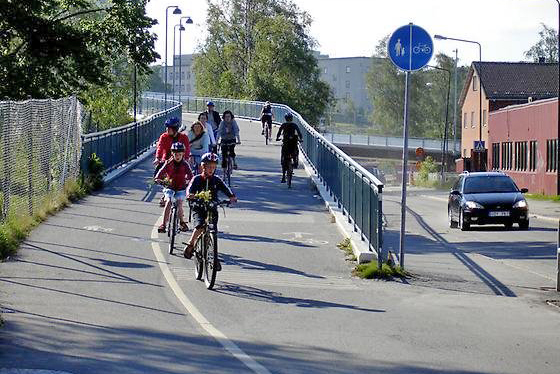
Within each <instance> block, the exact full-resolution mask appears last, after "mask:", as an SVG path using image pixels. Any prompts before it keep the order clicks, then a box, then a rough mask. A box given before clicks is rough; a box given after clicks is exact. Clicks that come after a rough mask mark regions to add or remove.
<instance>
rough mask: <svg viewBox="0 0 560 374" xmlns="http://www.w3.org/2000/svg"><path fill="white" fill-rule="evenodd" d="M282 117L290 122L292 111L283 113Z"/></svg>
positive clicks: (292, 117)
mask: <svg viewBox="0 0 560 374" xmlns="http://www.w3.org/2000/svg"><path fill="white" fill-rule="evenodd" d="M284 119H285V120H286V121H287V122H291V121H293V120H294V115H293V114H292V113H290V112H288V113H286V114H285V115H284Z"/></svg>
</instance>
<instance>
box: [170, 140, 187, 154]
mask: <svg viewBox="0 0 560 374" xmlns="http://www.w3.org/2000/svg"><path fill="white" fill-rule="evenodd" d="M171 152H185V145H184V144H183V143H181V142H175V143H173V144H171Z"/></svg>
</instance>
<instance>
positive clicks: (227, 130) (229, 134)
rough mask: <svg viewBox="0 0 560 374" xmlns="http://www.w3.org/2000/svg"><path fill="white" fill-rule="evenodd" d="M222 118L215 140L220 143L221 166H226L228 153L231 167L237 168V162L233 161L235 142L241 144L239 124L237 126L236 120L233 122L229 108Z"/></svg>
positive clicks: (224, 167)
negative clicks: (231, 162) (231, 161)
mask: <svg viewBox="0 0 560 374" xmlns="http://www.w3.org/2000/svg"><path fill="white" fill-rule="evenodd" d="M222 118H223V120H222V122H220V127H218V135H217V136H216V141H219V143H220V144H221V150H222V168H223V169H224V170H225V169H226V168H227V157H228V155H229V156H231V157H232V158H233V168H234V169H237V162H236V161H235V144H241V138H240V137H239V126H237V122H235V119H234V117H233V113H232V112H231V110H226V111H225V112H224V114H223V116H222ZM236 140H237V141H236ZM224 174H225V172H224Z"/></svg>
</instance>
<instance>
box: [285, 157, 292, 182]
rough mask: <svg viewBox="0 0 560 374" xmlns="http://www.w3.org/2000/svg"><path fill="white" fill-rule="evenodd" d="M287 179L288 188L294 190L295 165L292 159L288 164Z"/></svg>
mask: <svg viewBox="0 0 560 374" xmlns="http://www.w3.org/2000/svg"><path fill="white" fill-rule="evenodd" d="M286 166H287V170H286V178H287V182H288V188H292V176H293V174H294V165H293V163H292V158H291V157H290V158H289V159H288V162H287V165H286Z"/></svg>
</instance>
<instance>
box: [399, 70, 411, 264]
mask: <svg viewBox="0 0 560 374" xmlns="http://www.w3.org/2000/svg"><path fill="white" fill-rule="evenodd" d="M405 76H406V78H405V85H404V124H403V139H404V140H403V165H402V189H401V235H400V242H399V263H400V265H401V267H402V268H403V269H404V251H405V243H404V240H405V236H406V234H405V226H406V183H407V181H408V96H409V94H408V92H409V85H410V72H409V71H406V72H405Z"/></svg>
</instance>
